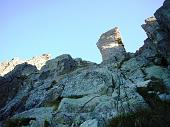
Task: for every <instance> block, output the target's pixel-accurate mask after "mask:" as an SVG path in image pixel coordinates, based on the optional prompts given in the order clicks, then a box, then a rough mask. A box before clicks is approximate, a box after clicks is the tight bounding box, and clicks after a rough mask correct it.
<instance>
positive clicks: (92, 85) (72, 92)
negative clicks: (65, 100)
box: [62, 68, 114, 97]
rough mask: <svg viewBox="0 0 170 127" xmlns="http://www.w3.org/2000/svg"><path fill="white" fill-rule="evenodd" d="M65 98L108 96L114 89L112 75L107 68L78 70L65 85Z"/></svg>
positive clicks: (63, 93) (63, 94)
mask: <svg viewBox="0 0 170 127" xmlns="http://www.w3.org/2000/svg"><path fill="white" fill-rule="evenodd" d="M64 85H65V87H64V90H63V92H62V96H63V97H72V96H73V97H74V96H84V95H88V94H100V95H102V94H106V93H107V91H108V89H109V88H112V87H113V85H114V84H113V82H112V74H111V72H109V70H107V68H90V69H87V70H80V71H79V70H78V71H76V72H74V73H72V74H71V76H69V77H68V80H67V81H66V82H65V83H64Z"/></svg>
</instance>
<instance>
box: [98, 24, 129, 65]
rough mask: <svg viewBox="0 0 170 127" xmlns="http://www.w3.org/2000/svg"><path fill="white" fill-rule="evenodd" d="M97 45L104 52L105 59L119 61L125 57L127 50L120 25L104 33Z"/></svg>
mask: <svg viewBox="0 0 170 127" xmlns="http://www.w3.org/2000/svg"><path fill="white" fill-rule="evenodd" d="M96 45H97V47H98V48H99V50H100V53H101V54H102V59H103V61H107V60H112V61H113V62H118V61H121V60H122V59H124V58H125V54H126V50H125V48H124V45H123V42H122V39H121V34H120V31H119V28H118V27H115V28H114V29H111V30H109V31H107V32H106V33H103V34H102V35H101V37H100V39H99V40H98V42H97V44H96Z"/></svg>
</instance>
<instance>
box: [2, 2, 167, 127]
mask: <svg viewBox="0 0 170 127" xmlns="http://www.w3.org/2000/svg"><path fill="white" fill-rule="evenodd" d="M169 24H170V1H169V0H165V2H164V5H163V6H162V7H161V8H160V9H158V10H157V11H156V13H155V17H150V18H148V19H146V20H145V24H143V25H142V28H143V29H144V30H145V31H146V34H147V36H148V38H147V39H146V40H145V41H144V45H143V46H142V47H141V48H140V49H139V50H138V51H136V53H127V52H126V51H125V49H124V46H123V42H122V39H121V35H120V31H119V29H118V27H115V28H114V29H111V30H109V31H108V32H106V33H104V34H102V35H101V37H100V39H99V41H98V42H97V46H98V48H99V50H100V52H101V55H102V58H103V62H102V63H101V64H96V63H92V62H89V61H84V60H82V59H80V58H77V59H74V58H72V57H71V56H70V55H68V54H64V55H61V56H58V57H56V58H55V59H50V56H49V55H42V56H40V57H38V58H37V57H36V58H33V59H32V60H29V61H26V62H25V61H19V60H16V59H14V60H12V61H11V62H6V63H2V64H1V65H0V74H1V76H0V98H1V101H0V126H2V127H3V126H5V127H129V126H130V127H138V126H141V127H148V126H149V127H151V126H157V127H168V126H170V122H169V121H170V119H169V118H170V116H169V114H170V111H169V106H170V104H169V102H170V52H169V49H170V36H169V35H170V26H169ZM155 116H156V117H155ZM149 120H150V121H151V122H150V121H149Z"/></svg>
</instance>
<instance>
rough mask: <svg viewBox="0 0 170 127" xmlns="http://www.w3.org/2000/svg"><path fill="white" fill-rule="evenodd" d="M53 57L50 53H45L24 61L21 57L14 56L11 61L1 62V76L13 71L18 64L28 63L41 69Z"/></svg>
mask: <svg viewBox="0 0 170 127" xmlns="http://www.w3.org/2000/svg"><path fill="white" fill-rule="evenodd" d="M50 58H51V55H50V54H43V55H41V56H37V57H33V58H32V59H30V60H27V61H24V60H20V59H19V58H13V59H12V60H10V61H5V62H2V63H1V64H0V76H4V75H5V74H7V73H8V72H10V71H12V70H13V69H14V68H15V66H16V65H18V64H22V63H27V64H31V65H33V66H36V67H37V69H38V70H40V69H41V67H42V66H44V65H45V63H46V61H48V60H49V59H50Z"/></svg>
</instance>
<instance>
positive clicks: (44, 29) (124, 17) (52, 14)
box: [0, 0, 164, 63]
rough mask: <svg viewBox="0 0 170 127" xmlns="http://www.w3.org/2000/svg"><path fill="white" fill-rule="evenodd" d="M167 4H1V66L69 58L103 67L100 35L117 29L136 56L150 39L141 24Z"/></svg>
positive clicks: (98, 0) (91, 0)
mask: <svg viewBox="0 0 170 127" xmlns="http://www.w3.org/2000/svg"><path fill="white" fill-rule="evenodd" d="M163 1H164V0H0V61H4V60H9V59H12V58H13V57H19V58H21V59H29V58H31V57H33V56H37V55H41V54H43V53H51V54H52V56H53V58H54V57H56V56H58V55H61V54H71V55H72V57H74V58H76V57H81V58H82V59H85V60H90V61H93V62H97V63H99V62H100V61H101V55H100V53H99V50H98V49H97V47H96V42H97V41H98V39H99V37H100V35H101V34H102V33H104V32H106V31H108V30H110V29H112V28H113V27H115V26H118V27H119V28H120V30H121V34H122V38H123V42H124V45H125V48H126V50H127V51H129V52H135V51H136V50H137V49H138V48H139V47H140V46H142V45H143V41H144V39H146V34H145V32H144V31H143V29H142V28H141V24H143V23H144V20H145V19H146V18H147V17H150V16H152V15H153V14H154V12H155V11H156V9H158V8H159V7H160V6H161V5H162V4H163Z"/></svg>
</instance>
